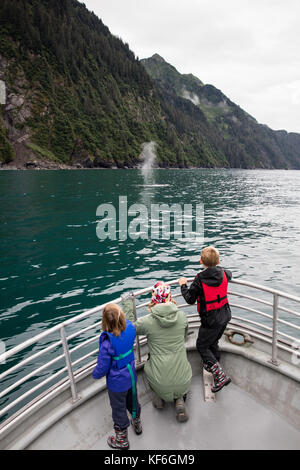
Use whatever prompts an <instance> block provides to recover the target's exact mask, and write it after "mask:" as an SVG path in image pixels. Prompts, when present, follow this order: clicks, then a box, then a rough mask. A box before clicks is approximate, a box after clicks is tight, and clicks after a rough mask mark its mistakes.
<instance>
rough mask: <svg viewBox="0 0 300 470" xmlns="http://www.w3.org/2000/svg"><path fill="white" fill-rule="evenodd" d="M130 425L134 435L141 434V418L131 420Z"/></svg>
mask: <svg viewBox="0 0 300 470" xmlns="http://www.w3.org/2000/svg"><path fill="white" fill-rule="evenodd" d="M131 424H132V426H133V429H134V432H135V434H142V432H143V428H142V422H141V418H131Z"/></svg>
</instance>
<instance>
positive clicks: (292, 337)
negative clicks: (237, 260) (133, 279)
mask: <svg viewBox="0 0 300 470" xmlns="http://www.w3.org/2000/svg"><path fill="white" fill-rule="evenodd" d="M192 280H193V279H189V280H188V282H191V281H192ZM169 284H170V285H173V286H174V285H178V281H177V280H174V281H171V282H169ZM230 284H233V285H236V286H242V287H243V288H246V289H247V292H246V293H240V292H232V291H231V290H229V291H228V294H229V296H230V306H231V307H232V310H235V309H238V310H243V311H244V310H246V311H247V312H249V313H250V314H251V315H252V317H250V318H246V317H242V316H240V315H238V316H237V315H235V314H234V312H233V314H232V320H231V322H230V324H229V327H231V328H236V329H237V330H238V329H240V330H241V331H243V332H244V333H249V334H251V336H252V337H254V338H255V337H256V338H258V339H262V340H263V341H265V342H266V343H269V344H270V345H271V346H272V349H271V353H270V362H271V363H272V364H273V365H275V366H277V365H278V364H279V362H278V351H279V350H284V351H286V352H288V353H291V354H295V345H297V347H296V353H297V349H298V350H299V349H300V348H299V346H298V345H300V340H299V337H300V334H299V331H300V313H299V312H296V311H295V310H293V309H290V308H287V307H286V306H281V305H279V299H285V301H286V302H287V301H288V302H290V303H293V302H295V303H297V304H299V303H300V298H299V297H296V296H294V295H290V294H287V293H285V292H281V291H279V290H276V289H272V288H269V287H265V286H261V285H258V284H253V283H251V282H246V281H241V280H231V281H230ZM249 289H253V290H255V291H257V290H258V291H260V292H266V293H268V294H271V296H272V301H271V302H270V301H267V300H264V299H260V298H257V297H254V296H252V295H249V294H248V290H249ZM151 290H152V286H151V287H147V288H145V289H141V290H139V291H136V292H133V293H132V294H133V301H134V302H133V303H134V316H135V318H137V316H138V315H137V312H138V310H141V309H143V308H145V307H146V306H147V305H148V303H149V300H148V301H147V302H142V303H140V304H137V303H136V299H137V298H139V297H140V296H143V295H145V294H147V293H149V292H151ZM180 296H181V294H180V293H177V294H174V295H173V298H177V297H180ZM231 296H237V297H239V298H240V299H245V300H247V301H248V302H249V301H250V303H251V306H249V305H242V304H236V303H234V302H233V301H232V300H231ZM121 301H122V299H121V297H118V298H116V299H114V300H112V301H111V302H114V303H120V302H121ZM111 302H107V303H105V304H103V305H100V306H99V307H95V308H93V309H90V310H87V311H86V312H83V313H81V314H80V315H77V316H75V317H73V318H71V319H69V320H66V321H64V322H62V323H60V324H58V325H56V326H53V327H52V328H49V329H47V330H45V331H43V332H42V333H40V334H38V335H36V336H34V337H32V338H30V339H28V340H26V341H24V342H23V343H22V344H19V345H17V346H15V347H13V348H12V349H10V350H8V351H6V352H5V353H3V354H2V355H0V364H4V363H6V362H7V361H8V360H9V362H10V361H11V360H13V359H14V358H18V354H19V353H20V352H22V351H24V350H25V349H27V348H29V347H30V346H32V345H36V344H37V343H39V342H40V341H41V340H43V339H45V338H47V337H49V335H52V334H57V336H58V337H59V339H58V340H55V341H54V342H52V344H50V345H49V346H46V347H43V349H41V350H40V351H37V352H35V353H33V354H31V355H29V356H28V357H25V358H24V359H21V360H20V361H18V362H17V363H16V364H14V365H13V366H11V367H9V368H7V370H5V371H4V372H2V373H1V374H0V382H1V384H2V385H5V382H6V380H8V378H9V377H10V382H12V383H11V384H10V385H9V386H6V388H4V389H3V390H1V391H0V399H2V398H3V397H6V401H9V403H8V404H7V405H6V406H3V407H2V408H1V409H0V420H1V417H4V421H3V422H2V423H1V424H0V430H1V428H2V427H3V426H5V423H6V421H7V420H9V419H10V416H9V413H10V412H11V410H13V409H15V411H14V412H15V413H18V414H19V413H21V412H22V409H23V408H25V407H26V408H28V406H30V399H29V397H30V396H31V395H34V394H36V393H37V392H39V391H40V392H39V393H41V391H42V392H43V396H45V393H46V392H47V388H46V387H47V386H48V384H49V383H50V382H53V381H54V383H57V381H58V380H61V379H60V376H61V375H62V374H65V380H66V381H67V383H68V386H69V387H70V389H71V394H72V401H73V402H76V401H77V400H79V395H78V391H77V387H76V378H75V376H76V369H75V368H76V366H78V364H80V363H82V362H83V361H85V360H86V359H90V358H91V357H93V359H94V362H95V360H96V359H95V356H96V355H97V353H98V347H97V348H93V349H92V350H89V351H88V352H87V354H83V355H81V356H79V357H78V358H77V359H76V360H73V361H72V359H71V355H73V354H74V352H76V351H79V350H80V349H81V348H84V347H86V346H90V345H91V344H92V343H94V342H96V341H98V338H99V330H100V328H101V319H100V315H101V312H102V310H103V309H104V307H105V306H106V305H107V304H108V303H111ZM253 302H255V303H259V304H261V305H262V306H263V308H266V307H268V308H271V311H272V314H270V313H266V312H264V311H261V310H258V309H257V308H253V307H252V303H253ZM179 307H180V308H187V307H191V306H190V305H188V304H183V305H179ZM194 308H195V307H194ZM279 311H282V312H284V313H285V314H288V315H289V318H288V320H289V321H287V319H283V318H279ZM96 315H97V316H98V318H96V321H94V322H93V323H92V324H91V325H88V326H86V327H84V328H81V329H80V330H79V331H76V332H75V333H72V334H69V335H68V336H67V334H66V328H67V327H68V326H70V325H74V324H75V323H77V322H81V321H82V320H87V319H88V321H90V319H91V318H94V316H96ZM253 315H255V316H256V315H258V316H260V317H262V318H264V319H267V322H269V324H270V325H271V326H268V325H267V323H266V322H265V323H261V322H260V321H257V320H256V319H254V317H253ZM290 317H291V318H294V317H296V319H297V320H296V322H297V323H298V324H296V323H292V322H291V321H290ZM188 318H189V322H190V323H191V324H192V323H199V316H198V314H196V315H195V314H192V315H188ZM279 325H285V327H288V328H289V329H291V331H292V332H293V334H287V333H286V332H283V331H280V330H279V329H278V327H279ZM93 330H96V331H94V332H93ZM294 332H295V333H294ZM297 332H298V335H297ZM86 333H87V334H88V335H90V336H89V337H88V339H85V340H80V343H79V344H77V345H76V346H73V345H72V344H71V343H72V340H73V339H74V338H78V337H79V336H80V335H83V334H85V335H86ZM97 346H98V345H97ZM56 348H62V353H60V354H59V355H57V356H56V357H54V358H53V359H51V360H49V361H48V362H45V363H43V362H42V363H41V365H39V367H37V368H35V369H34V370H31V371H30V372H29V373H28V374H26V375H25V376H23V377H22V378H20V379H18V380H16V381H14V380H13V378H14V377H15V374H16V371H18V370H20V369H21V370H22V369H24V367H25V366H27V365H28V364H36V363H39V361H40V359H41V357H42V356H44V355H45V354H46V355H47V354H48V353H50V352H53V351H54V350H55V349H56ZM136 352H137V362H141V349H140V340H139V337H137V341H136ZM15 360H16V359H15ZM62 360H63V361H64V364H63V366H62V367H60V368H59V370H57V371H55V369H54V368H53V366H55V365H57V363H59V362H60V361H62ZM49 368H51V372H50V373H49V372H48V377H47V378H46V379H44V380H42V381H40V382H39V383H38V384H36V385H35V386H32V387H30V386H29V387H28V389H27V390H22V386H24V384H25V383H27V384H28V383H29V385H30V381H31V380H32V379H33V378H34V377H38V378H39V377H42V376H43V373H44V371H46V370H48V369H49ZM24 370H25V369H24ZM19 387H21V388H19ZM51 387H52V388H53V384H52V386H51ZM16 389H18V391H19V392H20V393H19V396H17V398H13V399H12V400H9V394H10V393H11V392H13V391H14V390H16ZM37 398H38V397H37ZM31 399H32V398H31ZM24 400H25V405H24V404H23V405H22V406H20V403H21V402H24ZM5 415H7V416H6V418H5ZM2 419H3V418H2Z"/></svg>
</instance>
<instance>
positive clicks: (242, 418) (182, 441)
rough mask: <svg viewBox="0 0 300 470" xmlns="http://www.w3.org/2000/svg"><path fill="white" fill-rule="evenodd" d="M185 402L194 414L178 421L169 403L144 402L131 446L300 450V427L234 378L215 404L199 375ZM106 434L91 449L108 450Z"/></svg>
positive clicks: (173, 448) (189, 410)
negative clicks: (206, 399)
mask: <svg viewBox="0 0 300 470" xmlns="http://www.w3.org/2000/svg"><path fill="white" fill-rule="evenodd" d="M186 406H187V409H188V412H189V415H190V419H189V421H187V422H186V423H178V422H177V420H176V417H175V411H174V406H173V405H172V404H171V403H169V404H166V406H165V408H164V409H163V410H157V409H155V408H154V407H153V405H152V403H148V404H147V405H145V406H144V407H143V409H142V422H143V434H142V435H140V436H137V435H135V433H134V431H133V429H132V428H129V441H130V449H131V450H134V449H144V450H147V449H150V450H153V449H162V450H166V449H169V450H181V449H186V450H188V449H189V450H194V449H300V432H299V431H297V430H296V429H295V428H294V427H293V426H291V425H290V424H288V423H287V422H285V421H284V420H283V419H282V418H281V417H280V416H279V415H278V414H276V413H274V412H273V411H272V410H271V409H269V408H266V407H264V406H263V405H262V404H260V403H258V402H257V401H256V400H255V399H253V398H252V397H251V396H250V395H249V394H247V393H246V392H244V391H242V390H241V389H240V388H239V387H237V386H235V385H234V384H232V383H231V384H230V385H229V386H228V387H225V388H224V389H223V390H222V391H220V392H219V393H217V396H216V402H215V403H205V402H204V399H203V384H202V378H201V377H200V376H195V377H193V383H192V387H191V391H190V393H189V396H188V398H187V401H186ZM108 435H109V434H107V435H105V436H103V437H102V438H101V439H100V440H99V441H97V442H95V443H94V445H93V446H92V447H90V448H93V449H109V447H108V446H107V444H106V439H107V437H108Z"/></svg>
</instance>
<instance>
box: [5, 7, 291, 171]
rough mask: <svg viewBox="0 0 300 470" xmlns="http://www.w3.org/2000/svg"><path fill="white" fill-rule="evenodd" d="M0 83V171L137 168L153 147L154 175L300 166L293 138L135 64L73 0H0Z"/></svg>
mask: <svg viewBox="0 0 300 470" xmlns="http://www.w3.org/2000/svg"><path fill="white" fill-rule="evenodd" d="M145 67H146V69H147V71H146V70H145ZM0 80H1V81H2V82H4V84H5V88H6V102H5V103H4V104H2V105H0V164H1V162H2V163H8V164H9V165H15V166H17V167H24V166H25V167H34V165H35V163H34V161H37V162H38V166H43V165H44V167H45V166H46V167H47V166H48V167H49V166H50V167H55V166H58V167H61V165H62V164H65V165H69V166H84V167H90V168H91V167H118V168H123V167H136V166H137V165H138V164H139V156H140V153H141V149H142V144H143V143H144V142H149V141H155V142H156V143H157V146H156V153H157V159H156V162H157V165H159V166H161V167H180V168H186V167H230V166H231V167H243V168H254V167H258V168H277V167H278V168H292V167H295V168H299V167H300V164H299V161H300V158H299V136H298V134H294V135H291V134H287V133H284V132H280V133H274V132H273V131H271V130H270V129H268V128H266V127H264V126H259V125H258V124H257V123H256V121H255V120H254V119H253V118H251V117H250V116H248V115H247V114H246V113H245V112H244V111H242V110H241V109H240V108H239V107H238V106H236V105H234V104H233V103H231V102H230V101H229V100H228V99H227V98H226V97H225V96H224V95H223V94H222V93H221V92H220V91H219V90H216V89H215V88H214V87H212V86H211V85H204V84H203V83H202V82H201V81H200V80H199V79H198V78H196V77H194V76H193V75H180V74H179V73H178V72H177V71H176V69H175V68H174V67H172V66H170V65H169V64H167V63H166V62H165V61H164V60H163V59H162V58H160V57H159V56H154V57H153V58H152V59H148V60H146V61H142V63H141V61H139V60H138V59H137V58H136V57H135V55H134V53H133V52H132V51H130V49H129V47H128V45H127V44H124V43H123V42H122V41H121V40H120V39H119V38H117V37H115V36H113V35H112V34H111V33H110V31H109V29H108V28H107V27H106V26H105V25H104V24H103V23H102V21H101V20H100V19H99V18H97V17H96V15H94V13H91V12H89V11H88V10H87V8H86V7H85V5H84V4H82V3H79V2H78V1H76V0H1V2H0ZM0 86H2V83H0ZM258 135H259V138H258V137H257V136H258ZM295 149H296V150H297V149H298V150H297V151H298V153H297V151H296V150H295ZM42 163H43V165H42ZM51 165H52V166H51Z"/></svg>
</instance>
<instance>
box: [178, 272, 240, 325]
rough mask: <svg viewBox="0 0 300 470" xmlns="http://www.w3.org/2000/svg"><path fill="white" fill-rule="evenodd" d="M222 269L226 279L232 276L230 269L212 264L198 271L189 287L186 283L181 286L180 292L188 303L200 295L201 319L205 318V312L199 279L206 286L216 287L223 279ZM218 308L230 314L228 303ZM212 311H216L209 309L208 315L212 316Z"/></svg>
mask: <svg viewBox="0 0 300 470" xmlns="http://www.w3.org/2000/svg"><path fill="white" fill-rule="evenodd" d="M223 270H224V272H225V274H226V277H227V280H228V281H230V279H231V278H232V273H231V271H229V270H228V269H224V268H222V267H221V266H214V267H212V268H207V269H204V270H203V271H201V272H200V273H198V274H197V276H196V277H195V279H194V280H193V282H192V284H191V285H190V287H189V288H188V287H187V285H186V284H184V285H183V286H181V294H182V296H183V297H184V299H185V301H186V302H187V303H188V304H194V303H195V302H196V300H197V298H198V296H199V297H200V316H201V319H202V320H203V319H205V317H206V315H207V312H206V307H205V302H204V292H203V287H202V284H201V281H203V282H205V284H207V285H208V286H214V287H218V286H220V285H221V283H222V280H223ZM219 310H221V311H222V310H226V311H227V312H226V313H227V314H229V315H230V308H229V304H225V305H224V306H223V307H222V308H221V309H219ZM214 312H216V310H211V311H210V312H209V316H213V315H214ZM224 313H225V311H224ZM230 316H231V315H230Z"/></svg>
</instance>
